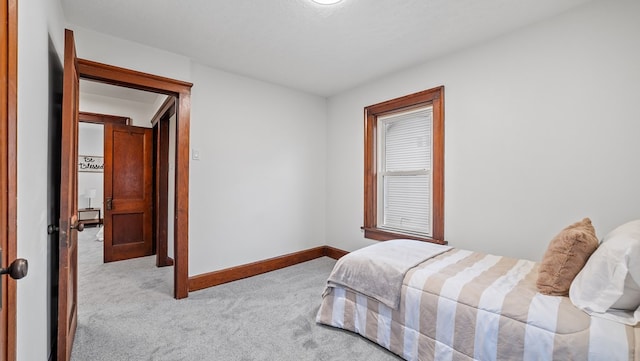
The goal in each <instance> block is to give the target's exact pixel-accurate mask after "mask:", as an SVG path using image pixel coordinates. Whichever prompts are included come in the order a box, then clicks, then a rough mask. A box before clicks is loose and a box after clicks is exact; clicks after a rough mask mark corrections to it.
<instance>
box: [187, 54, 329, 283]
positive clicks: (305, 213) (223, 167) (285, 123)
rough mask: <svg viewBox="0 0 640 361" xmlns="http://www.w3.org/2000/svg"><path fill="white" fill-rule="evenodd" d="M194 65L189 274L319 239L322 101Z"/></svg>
mask: <svg viewBox="0 0 640 361" xmlns="http://www.w3.org/2000/svg"><path fill="white" fill-rule="evenodd" d="M192 69H193V74H192V75H193V80H194V83H195V84H196V85H195V86H194V88H193V93H192V113H191V115H192V122H191V145H192V148H193V149H196V150H198V151H199V153H200V160H197V161H196V160H192V161H191V165H190V167H191V172H190V200H189V201H190V209H189V220H190V222H189V228H190V233H189V239H190V242H189V259H190V264H189V267H190V268H189V273H190V274H191V275H193V274H199V273H204V272H210V271H212V270H217V269H221V268H226V267H231V266H236V265H239V264H244V263H248V262H254V261H257V260H261V259H266V258H270V257H275V256H279V255H283V254H286V253H290V252H296V251H300V250H304V249H308V248H311V247H315V246H320V245H324V239H325V237H324V191H325V151H326V148H325V139H326V128H325V124H326V123H325V121H326V103H325V100H324V98H320V97H317V96H312V95H307V94H303V93H300V92H297V91H294V90H290V89H287V88H283V87H279V86H275V85H271V84H268V83H264V82H260V81H257V80H253V79H250V78H245V77H242V76H237V75H233V74H229V73H225V72H222V71H218V70H214V69H211V68H207V67H205V66H201V65H198V64H193V65H192ZM178 186H179V185H178Z"/></svg>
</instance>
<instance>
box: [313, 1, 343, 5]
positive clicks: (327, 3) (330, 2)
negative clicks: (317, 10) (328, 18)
mask: <svg viewBox="0 0 640 361" xmlns="http://www.w3.org/2000/svg"><path fill="white" fill-rule="evenodd" d="M340 1H342V0H313V2H314V3H318V4H321V5H333V4H337V3H339V2H340Z"/></svg>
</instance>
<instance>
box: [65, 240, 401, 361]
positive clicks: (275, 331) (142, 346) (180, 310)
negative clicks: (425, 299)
mask: <svg viewBox="0 0 640 361" xmlns="http://www.w3.org/2000/svg"><path fill="white" fill-rule="evenodd" d="M97 231H98V229H97V228H87V229H86V230H85V231H84V232H82V233H81V237H80V239H79V260H78V263H79V265H78V266H79V277H78V280H79V294H78V297H79V301H78V303H79V308H78V330H77V334H76V339H75V343H74V348H73V353H72V360H74V361H85V360H87V361H89V360H91V361H94V360H95V361H97V360H118V361H122V360H296V361H298V360H345V361H346V360H350V361H351V360H367V361H378V360H379V361H382V360H398V359H399V358H398V357H397V356H395V355H393V354H391V353H390V352H388V351H387V350H385V349H383V348H381V347H379V346H378V345H375V344H373V343H371V342H369V341H367V340H365V339H364V338H362V337H360V336H357V335H354V334H351V333H348V332H345V331H342V330H338V329H334V328H331V327H326V326H321V325H317V324H316V323H315V315H316V312H317V310H318V307H319V304H320V299H321V298H320V295H321V293H322V290H323V287H324V284H325V282H326V279H327V277H328V275H329V273H330V271H331V269H332V267H333V265H334V264H335V261H334V260H332V259H329V258H320V259H316V260H313V261H310V262H305V263H302V264H299V265H296V266H293V267H289V268H285V269H282V270H278V271H274V272H270V273H267V274H264V275H260V276H256V277H252V278H248V279H245V280H241V281H237V282H232V283H228V284H225V285H220V286H217V287H213V288H209V289H205V290H202V291H198V292H192V293H190V294H189V298H187V299H184V300H175V299H173V297H172V293H173V291H172V290H173V282H172V277H173V268H172V267H165V268H157V267H155V257H154V256H151V257H144V258H138V259H133V260H127V261H121V262H114V263H109V264H103V263H102V243H101V242H98V241H96V238H95V235H96V233H97Z"/></svg>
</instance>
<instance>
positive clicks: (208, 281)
mask: <svg viewBox="0 0 640 361" xmlns="http://www.w3.org/2000/svg"><path fill="white" fill-rule="evenodd" d="M347 253H349V252H346V251H343V250H340V249H337V248H333V247H329V246H322V247H316V248H311V249H308V250H304V251H300V252H295V253H290V254H286V255H284V256H279V257H275V258H270V259H266V260H263V261H257V262H253V263H248V264H244V265H241V266H237V267H231V268H227V269H223V270H220V271H215V272H209V273H204V274H200V275H196V276H192V277H189V292H192V291H198V290H202V289H205V288H209V287H213V286H217V285H221V284H223V283H227V282H233V281H237V280H241V279H243V278H247V277H252V276H257V275H259V274H263V273H267V272H271V271H275V270H278V269H281V268H285V267H289V266H293V265H296V264H298V263H302V262H307V261H311V260H312V259H316V258H320V257H325V256H326V257H331V258H333V259H338V258H340V257H342V256H344V255H345V254H347Z"/></svg>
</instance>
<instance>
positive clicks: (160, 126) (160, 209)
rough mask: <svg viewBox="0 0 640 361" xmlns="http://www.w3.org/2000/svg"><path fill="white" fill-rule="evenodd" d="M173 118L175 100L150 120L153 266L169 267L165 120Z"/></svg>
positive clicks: (159, 110)
mask: <svg viewBox="0 0 640 361" xmlns="http://www.w3.org/2000/svg"><path fill="white" fill-rule="evenodd" d="M175 114H176V99H175V98H174V97H167V99H166V100H165V101H164V103H163V104H162V106H161V107H160V109H158V111H157V112H156V114H155V115H154V116H153V118H152V119H151V124H152V125H153V137H154V146H155V149H154V164H155V174H154V180H153V184H154V197H153V198H154V207H153V210H154V215H153V217H154V223H155V229H154V239H155V246H156V266H157V267H166V266H173V258H171V257H169V254H168V240H167V238H168V237H167V230H168V221H169V215H168V210H169V197H168V196H169V182H168V181H169V119H170V118H171V117H172V116H173V115H175Z"/></svg>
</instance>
